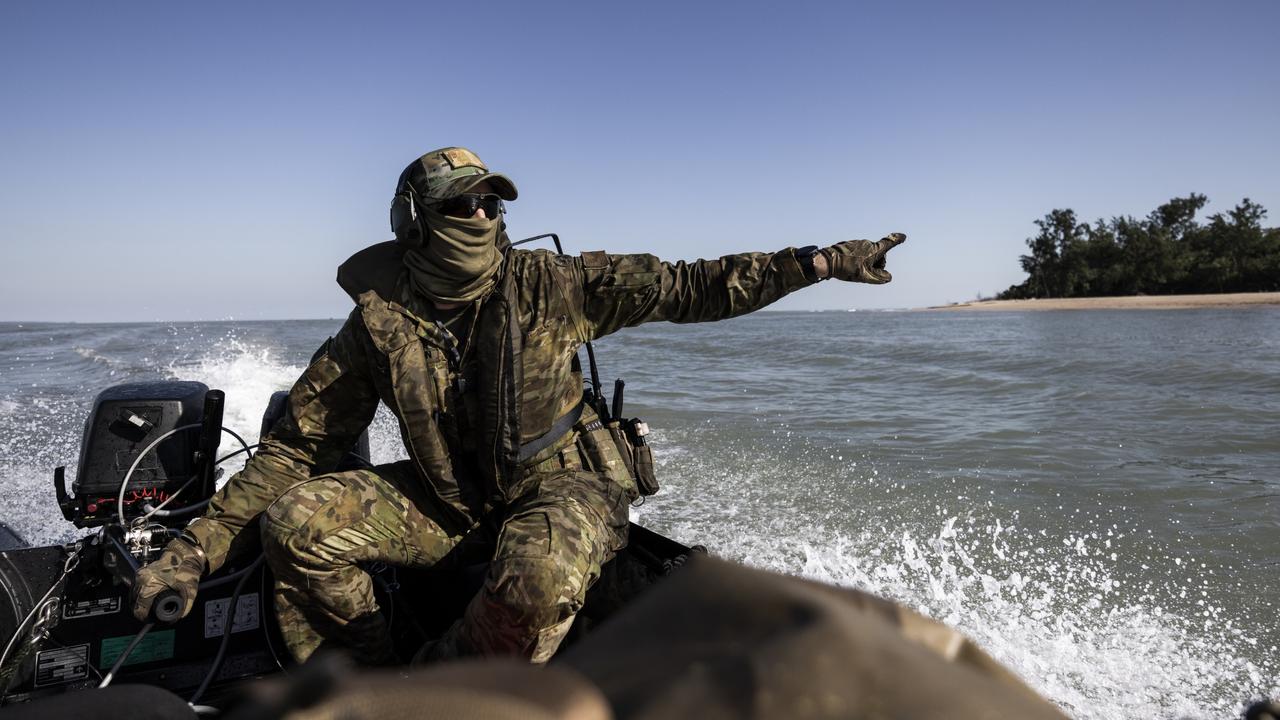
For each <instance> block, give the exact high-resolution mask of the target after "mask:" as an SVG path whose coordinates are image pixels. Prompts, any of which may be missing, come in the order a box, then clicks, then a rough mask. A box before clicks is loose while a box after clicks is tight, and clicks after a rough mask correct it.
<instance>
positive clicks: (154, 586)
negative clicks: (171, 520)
mask: <svg viewBox="0 0 1280 720" xmlns="http://www.w3.org/2000/svg"><path fill="white" fill-rule="evenodd" d="M205 567H206V563H205V557H204V550H201V549H200V546H199V545H197V544H195V542H194V540H188V539H187V538H185V537H180V538H176V539H174V540H173V541H171V542H170V543H169V544H168V546H166V547H165V549H164V553H163V554H161V555H160V557H159V558H158V559H157V560H156V561H155V562H152V563H149V564H148V565H147V566H146V567H144V568H142V569H141V570H139V571H138V577H137V579H136V580H135V581H134V583H133V593H132V595H131V596H130V602H131V603H132V604H133V616H134V617H135V618H137V619H138V620H139V621H140V622H148V621H150V620H152V619H153V618H152V617H151V607H152V605H154V604H155V602H156V598H158V597H159V596H160V595H161V594H163V593H164V592H165V591H168V590H172V591H173V592H176V593H177V594H178V597H179V598H181V600H182V615H181V617H186V615H187V613H189V612H191V607H192V606H193V605H195V602H196V589H197V588H198V587H199V585H200V576H201V575H204V570H205Z"/></svg>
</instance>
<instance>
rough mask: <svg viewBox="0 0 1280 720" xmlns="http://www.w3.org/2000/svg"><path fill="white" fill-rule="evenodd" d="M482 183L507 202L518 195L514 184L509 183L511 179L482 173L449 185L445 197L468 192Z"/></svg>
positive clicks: (499, 174)
mask: <svg viewBox="0 0 1280 720" xmlns="http://www.w3.org/2000/svg"><path fill="white" fill-rule="evenodd" d="M482 182H487V183H489V185H490V186H492V187H493V192H494V193H495V194H497V196H498V197H500V198H502V199H503V200H506V201H507V202H511V201H512V200H515V199H516V196H518V195H519V193H518V192H517V191H516V184H515V183H513V182H511V178H509V177H507V176H506V175H503V174H501V173H483V174H480V175H468V176H467V177H464V178H458V179H457V180H454V181H453V182H452V183H449V185H448V186H447V189H446V197H451V196H453V195H457V194H458V193H464V192H470V191H471V189H472V188H474V187H475V186H477V185H479V184H480V183H482Z"/></svg>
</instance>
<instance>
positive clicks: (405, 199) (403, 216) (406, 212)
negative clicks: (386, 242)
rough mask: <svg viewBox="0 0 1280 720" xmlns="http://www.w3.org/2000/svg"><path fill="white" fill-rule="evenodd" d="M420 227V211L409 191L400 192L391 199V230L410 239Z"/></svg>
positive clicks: (398, 236)
mask: <svg viewBox="0 0 1280 720" xmlns="http://www.w3.org/2000/svg"><path fill="white" fill-rule="evenodd" d="M417 228H418V212H417V209H416V208H415V207H414V206H413V199H412V198H410V197H409V195H408V193H399V194H397V195H396V196H395V197H394V198H392V199H391V232H393V233H395V236H396V237H397V238H399V239H409V237H410V234H411V233H412V232H413V231H415V230H417Z"/></svg>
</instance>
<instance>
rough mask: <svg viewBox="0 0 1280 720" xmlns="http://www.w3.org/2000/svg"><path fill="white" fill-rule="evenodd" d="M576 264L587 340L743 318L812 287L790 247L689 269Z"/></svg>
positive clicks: (596, 261)
mask: <svg viewBox="0 0 1280 720" xmlns="http://www.w3.org/2000/svg"><path fill="white" fill-rule="evenodd" d="M581 263H582V265H581V272H582V281H583V282H582V288H583V304H582V307H583V314H584V317H585V322H586V327H585V328H584V331H585V336H586V338H587V339H591V338H598V337H602V336H604V335H608V334H609V333H612V332H615V331H617V330H619V329H621V328H624V327H631V326H633V325H639V324H640V323H646V322H655V321H659V320H667V321H670V322H677V323H694V322H707V321H710V320H723V319H725V318H731V317H736V316H738V315H745V314H746V313H749V312H752V311H755V310H759V309H760V308H762V307H764V306H766V305H768V304H770V303H772V302H774V301H776V300H778V299H779V298H781V297H782V296H783V295H786V294H787V293H789V292H792V291H794V290H798V289H800V288H802V287H807V286H809V285H812V284H813V283H812V282H811V281H809V280H807V279H805V276H804V270H803V269H802V268H801V267H800V262H799V261H798V260H796V256H795V249H794V248H787V249H785V250H781V251H778V252H776V253H742V254H739V255H726V256H724V257H722V258H719V259H718V260H697V261H695V262H691V263H686V262H683V261H681V262H675V263H667V262H662V261H661V260H659V259H658V258H656V257H654V256H652V255H610V254H608V253H603V252H587V253H583V254H582V259H581Z"/></svg>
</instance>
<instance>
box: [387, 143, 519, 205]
mask: <svg viewBox="0 0 1280 720" xmlns="http://www.w3.org/2000/svg"><path fill="white" fill-rule="evenodd" d="M406 180H407V181H408V182H409V183H411V184H412V185H413V188H414V189H415V190H417V191H418V195H419V196H420V197H421V198H422V199H423V200H424V201H427V202H431V201H433V200H444V199H445V198H451V197H453V196H455V195H458V194H459V193H464V192H467V191H468V190H470V189H471V188H473V187H475V186H476V185H479V184H480V183H481V182H485V181H487V182H488V183H489V184H490V185H492V186H493V191H494V192H495V193H497V194H498V197H501V198H502V199H503V200H508V201H509V200H515V199H516V185H515V183H513V182H511V178H509V177H507V176H506V175H499V174H498V173H491V172H489V168H487V167H485V164H484V163H483V162H481V160H480V158H479V157H477V156H476V154H475V153H473V152H471V151H470V150H468V149H466V148H460V147H447V148H441V149H439V150H432V151H431V152H429V153H427V154H425V155H423V156H422V157H420V158H418V159H417V160H414V161H413V162H412V163H410V164H409V167H407V168H405V169H404V172H403V173H401V174H400V182H401V183H404V182H405V181H406Z"/></svg>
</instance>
